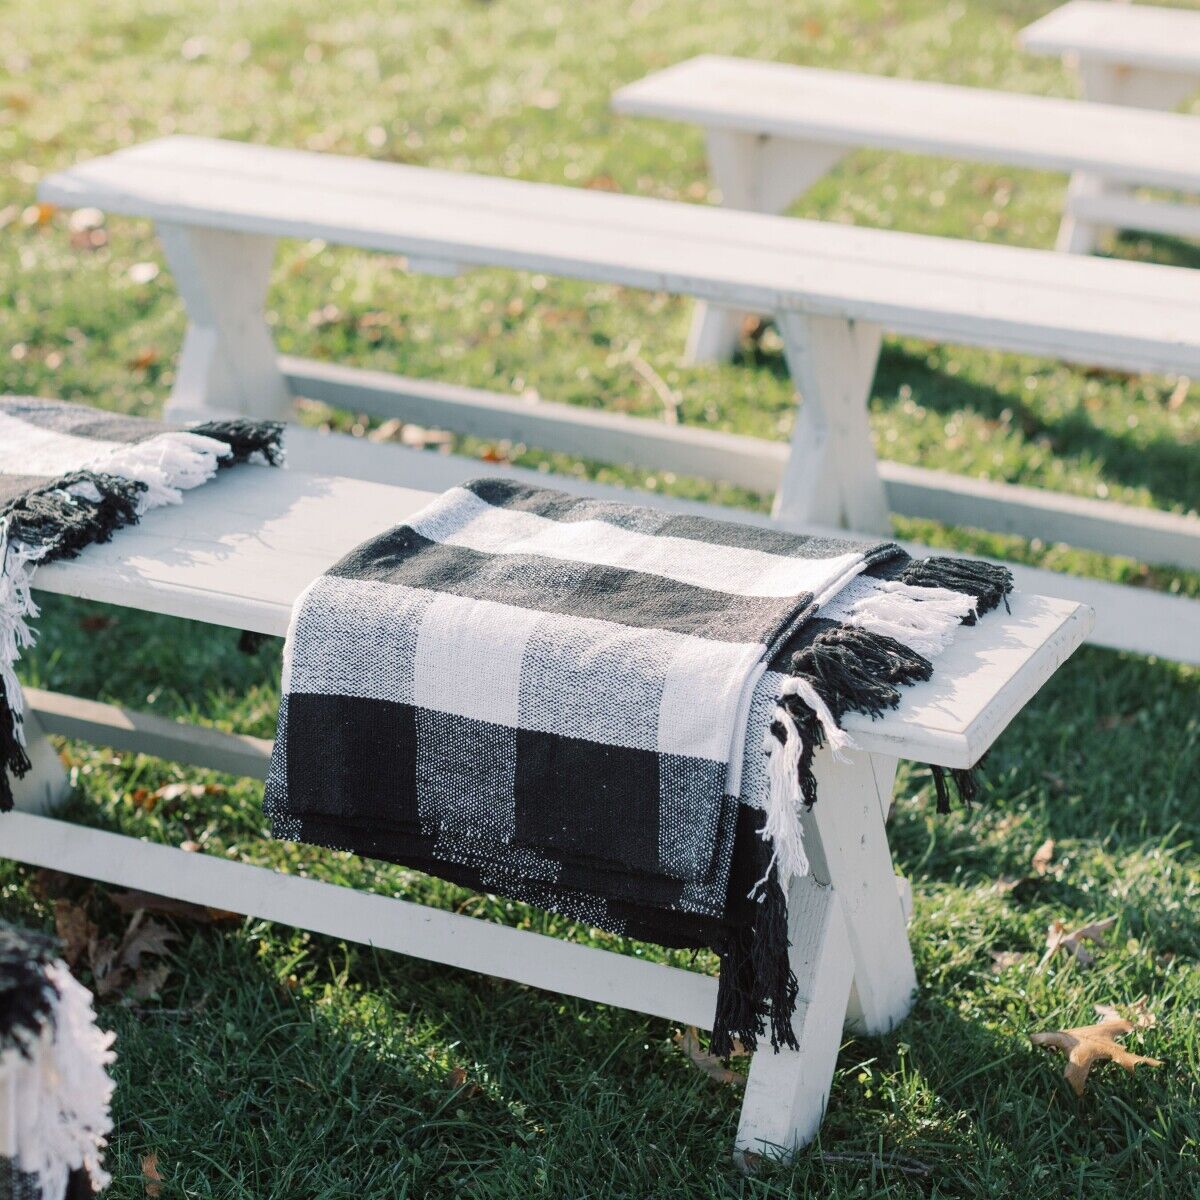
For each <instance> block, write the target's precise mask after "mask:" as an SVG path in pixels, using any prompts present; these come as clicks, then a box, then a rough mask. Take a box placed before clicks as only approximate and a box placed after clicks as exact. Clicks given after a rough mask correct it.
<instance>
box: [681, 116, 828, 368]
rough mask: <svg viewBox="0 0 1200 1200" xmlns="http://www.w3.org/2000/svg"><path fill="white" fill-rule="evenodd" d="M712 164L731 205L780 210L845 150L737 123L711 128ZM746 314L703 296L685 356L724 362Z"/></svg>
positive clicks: (711, 169) (752, 209) (696, 360)
mask: <svg viewBox="0 0 1200 1200" xmlns="http://www.w3.org/2000/svg"><path fill="white" fill-rule="evenodd" d="M706 138H707V141H708V167H709V172H710V173H711V175H712V178H713V182H714V183H715V184H716V185H717V187H718V188H719V189H720V191H721V203H722V204H724V205H725V207H726V208H738V209H744V210H746V211H748V212H761V213H779V212H782V211H783V210H784V209H785V208H787V206H788V205H789V204H791V202H792V201H793V200H794V199H795V198H796V196H797V195H799V194H800V193H801V192H803V191H807V189H808V188H809V187H811V186H812V185H813V184H814V183H816V181H817V180H818V179H820V178H821V177H822V176H823V175H826V174H828V173H829V172H830V171H831V170H832V169H833V168H834V167H835V166H836V165H837V164H838V163H839V162H840V161H841V160H842V158H843V157H844V156H845V153H846V152H845V150H844V149H843V148H842V147H840V146H828V145H820V144H817V143H805V144H803V145H792V144H790V143H785V142H783V141H780V140H779V139H778V138H764V137H759V136H757V135H756V134H753V133H743V132H740V131H739V130H736V129H716V128H712V129H708V130H707V131H706ZM744 316H745V314H743V313H741V312H738V311H737V310H736V309H729V308H721V307H720V306H718V305H715V304H709V303H708V302H707V301H705V300H699V301H697V303H696V307H695V309H694V311H693V312H692V324H691V328H690V329H689V331H688V340H687V347H686V349H685V350H684V361H685V362H689V363H703V362H724V361H725V360H726V359H728V358H730V357H731V356H732V355H733V352H734V350H736V349H737V345H738V342H739V341H740V340H741V329H742V321H743V319H744Z"/></svg>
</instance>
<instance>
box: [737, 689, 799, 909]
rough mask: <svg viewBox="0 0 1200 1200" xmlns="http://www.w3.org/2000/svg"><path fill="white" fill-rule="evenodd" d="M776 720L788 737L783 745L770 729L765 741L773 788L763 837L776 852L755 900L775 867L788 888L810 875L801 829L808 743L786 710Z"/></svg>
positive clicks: (755, 891) (757, 887) (778, 711)
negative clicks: (802, 776)
mask: <svg viewBox="0 0 1200 1200" xmlns="http://www.w3.org/2000/svg"><path fill="white" fill-rule="evenodd" d="M775 720H777V721H778V722H779V723H780V725H782V726H783V729H784V734H785V736H784V740H783V741H782V742H780V741H779V739H778V738H776V736H775V735H774V734H773V733H772V732H771V731H770V730H769V729H768V730H767V733H766V736H765V737H764V738H763V749H764V750H765V751H766V752H767V774H768V777H769V779H770V784H771V787H770V796H769V801H768V804H767V808H766V812H765V815H764V819H763V827H762V830H761V832H760V834H759V836H760V837H761V838H762V839H763V841H765V842H770V843H771V846H772V851H773V852H772V855H771V863H770V864H769V865H768V867H767V873H766V875H764V876H763V878H762V879H760V880H759V881H758V883H756V884H755V885H754V887H753V888H752V889H751V892H750V897H751V899H753V898H754V897H755V896H761V895H762V889H763V887H764V886H765V885H766V881H767V876H768V875H770V873H771V866H775V867H777V868H778V875H779V883H780V886H781V887H784V888H786V887H787V885H788V881H789V880H790V879H792V878H793V877H795V876H799V875H807V874H808V854H807V853H806V852H805V849H804V834H803V831H802V830H801V828H800V805H801V803H802V801H803V799H804V798H803V797H802V796H801V795H800V778H799V770H800V755H801V754H802V753H803V752H804V742H803V740H802V739H801V737H800V730H799V729H797V728H796V722H795V721H793V720H792V714H791V713H789V712H788V711H787V710H786V709H784V708H779V709H776V711H775Z"/></svg>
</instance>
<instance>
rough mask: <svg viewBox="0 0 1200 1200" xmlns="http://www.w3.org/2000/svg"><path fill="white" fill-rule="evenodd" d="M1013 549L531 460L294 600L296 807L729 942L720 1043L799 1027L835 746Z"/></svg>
mask: <svg viewBox="0 0 1200 1200" xmlns="http://www.w3.org/2000/svg"><path fill="white" fill-rule="evenodd" d="M1010 587H1011V580H1010V579H1009V577H1008V573H1007V572H1006V571H1004V570H1003V569H1002V568H998V567H993V566H990V565H988V564H981V563H971V562H967V563H964V562H961V561H957V560H950V559H934V560H925V561H923V562H914V561H913V560H911V559H910V558H909V557H908V556H907V555H906V554H905V553H904V552H903V551H902V550H900V549H899V547H897V546H895V545H892V544H888V543H882V544H879V545H875V546H864V545H863V544H862V543H861V542H852V541H848V540H847V541H842V540H835V539H823V538H814V537H805V536H800V535H795V534H791V533H786V532H783V531H779V530H774V529H763V528H757V527H751V526H745V525H738V524H732V523H726V522H721V521H714V520H709V519H706V518H697V517H692V516H679V515H672V514H669V513H663V512H660V511H656V510H650V509H646V508H640V507H636V506H633V505H621V504H612V503H603V502H599V501H594V500H587V499H581V498H579V497H575V496H569V495H566V494H564V493H561V492H557V491H552V490H549V489H544V488H536V487H529V486H526V485H523V484H519V483H514V482H512V481H509V480H500V479H482V480H478V481H475V482H472V483H469V484H466V485H464V486H462V487H458V488H454V489H451V490H450V491H449V492H447V493H445V494H444V495H443V496H441V497H439V498H438V499H437V500H435V501H434V502H433V503H432V504H430V505H429V506H428V507H427V508H426V509H424V510H423V511H422V512H421V513H419V514H418V515H417V516H415V517H412V518H411V519H410V520H409V521H408V522H407V523H406V524H404V525H400V526H398V527H397V528H395V529H393V530H391V531H389V532H387V533H385V534H382V535H380V536H379V537H376V538H374V539H372V540H371V541H369V542H367V543H366V544H364V545H363V546H361V547H359V548H358V549H357V550H355V551H354V552H353V553H351V554H350V555H348V556H347V557H346V558H345V559H343V560H342V561H341V562H340V563H338V564H337V565H336V566H335V567H333V568H332V569H331V570H330V571H329V572H328V573H326V574H325V575H323V576H321V577H320V578H319V579H317V580H316V581H315V582H314V583H313V584H312V585H311V586H310V587H309V589H308V590H307V591H306V592H305V594H304V595H303V596H302V597H301V598H300V600H298V601H297V604H296V607H295V609H294V611H293V616H292V624H291V629H290V632H289V634H288V641H287V649H286V651H285V662H284V678H283V699H282V703H281V706H280V714H279V728H278V735H277V739H276V742H275V753H274V758H273V761H272V765H271V772H270V777H269V779H268V781H267V788H266V799H265V808H266V812H267V814H268V816H269V817H270V820H271V825H272V829H273V832H274V833H275V834H276V836H279V837H285V838H288V839H292V840H297V841H301V840H302V841H309V842H314V843H317V844H320V845H325V846H331V847H335V848H339V849H345V850H352V851H355V852H358V853H362V854H367V855H371V856H374V857H377V858H381V859H385V860H388V861H391V862H396V863H401V864H405V865H409V866H414V867H417V868H420V869H422V870H425V871H428V872H430V873H432V874H436V875H439V876H442V877H445V878H448V879H451V880H455V881H457V882H460V883H463V884H465V885H467V886H470V887H473V888H475V889H477V890H483V891H490V892H498V893H501V894H504V895H507V896H511V897H513V898H516V899H521V900H525V901H529V902H533V903H537V904H540V905H542V906H544V907H547V908H551V909H554V910H556V911H559V912H563V913H565V914H567V915H569V916H571V917H573V918H575V919H577V920H580V921H583V922H586V923H588V924H590V925H593V926H597V927H600V928H604V929H608V930H612V931H614V932H618V933H623V934H628V935H630V936H633V937H637V938H641V939H644V940H651V941H656V942H659V943H661V944H664V945H668V946H678V947H711V948H712V949H714V950H715V951H716V952H717V953H718V954H719V955H720V958H721V981H720V988H719V997H718V1010H717V1013H716V1016H715V1020H714V1048H715V1049H716V1051H717V1052H718V1053H721V1052H724V1051H726V1050H728V1048H729V1047H730V1045H731V1039H732V1038H734V1037H736V1038H738V1039H740V1040H741V1041H742V1042H743V1044H745V1045H747V1046H749V1047H753V1046H754V1044H755V1041H756V1035H758V1034H760V1033H762V1032H763V1031H764V1029H765V1028H769V1030H770V1036H771V1041H772V1044H773V1045H775V1046H776V1047H778V1046H779V1045H781V1044H788V1045H794V1038H793V1034H792V1028H791V1019H790V1018H791V1013H792V1009H793V1006H794V1003H795V996H796V983H795V979H794V977H793V976H792V973H791V971H790V968H789V965H788V958H787V933H786V901H785V898H784V897H785V893H784V889H785V888H786V885H787V882H788V880H789V879H790V878H791V877H792V876H793V875H795V874H800V873H803V872H804V871H805V870H807V861H806V859H805V855H804V848H803V842H802V838H801V833H800V822H799V811H800V807H801V806H802V805H803V804H811V803H812V802H813V801H814V800H815V798H816V796H815V785H814V781H813V775H812V770H811V765H812V758H813V753H814V752H815V750H816V749H818V748H819V747H820V746H822V745H824V744H826V743H828V744H831V746H832V748H833V750H834V752H835V753H836V752H840V751H841V750H843V749H844V748H845V747H846V746H847V745H848V743H849V739H848V738H847V736H846V734H845V733H844V732H843V731H842V729H841V728H840V721H841V718H842V717H843V716H844V715H845V713H846V712H848V711H851V710H855V711H862V712H871V713H875V714H878V713H880V712H882V711H884V710H885V709H887V708H889V707H891V706H893V705H895V704H896V703H897V701H898V700H899V696H900V693H899V690H898V689H899V688H900V687H903V686H904V685H906V684H909V683H912V682H914V681H916V680H919V679H926V678H928V677H929V675H930V672H931V670H932V667H931V661H930V660H931V659H932V658H933V657H934V656H936V654H937V653H938V652H940V650H941V649H942V648H943V646H944V645H945V644H946V643H947V642H948V641H949V639H950V638H952V637H953V635H954V631H955V630H956V628H957V627H958V626H959V625H960V624H961V623H962V622H964V621H971V620H973V619H974V617H975V615H976V614H978V613H980V612H983V611H986V610H987V609H989V608H991V607H994V606H995V605H996V604H997V603H998V602H999V601H1000V599H1001V598H1002V596H1003V595H1004V594H1005V593H1006V592H1007V591H1008V590H1009V588H1010Z"/></svg>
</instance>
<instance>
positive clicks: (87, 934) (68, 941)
mask: <svg viewBox="0 0 1200 1200" xmlns="http://www.w3.org/2000/svg"><path fill="white" fill-rule="evenodd" d="M54 930H55V932H56V933H57V934H58V940H59V941H60V942H61V943H62V949H63V960H64V961H65V962H66V964H67V966H68V967H71V968H74V967H75V966H76V964H77V963H80V962H83V961H85V960H86V958H88V957H90V950H91V947H92V946H93V945H94V944H95V940H96V934H97V932H98V930H97V929H96V925H95V923H94V922H93V921H92V920H91V918H90V917H89V916H88V915H87V912H86V911H85V910H84V909H82V908H80V907H79V905H78V904H72V903H71V901H70V900H66V899H59V900H55V902H54Z"/></svg>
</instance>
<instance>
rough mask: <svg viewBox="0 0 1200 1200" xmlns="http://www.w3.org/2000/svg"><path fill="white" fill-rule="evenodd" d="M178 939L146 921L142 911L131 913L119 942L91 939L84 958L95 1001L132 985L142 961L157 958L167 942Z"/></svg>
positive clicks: (172, 933) (161, 927) (162, 927)
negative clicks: (131, 917)
mask: <svg viewBox="0 0 1200 1200" xmlns="http://www.w3.org/2000/svg"><path fill="white" fill-rule="evenodd" d="M178 940H179V935H178V934H177V933H175V932H174V931H173V930H170V929H168V928H167V927H166V926H165V925H163V924H162V923H161V922H159V921H154V920H147V918H146V913H145V910H144V909H138V911H137V912H135V913H134V914H133V919H132V920H131V921H130V922H129V927H128V928H127V929H126V930H125V933H124V935H123V936H122V937H121V940H120V941H119V942H114V941H113V939H112V938H110V937H105V938H100V939H99V940H95V939H93V941H92V942H91V944H90V945H89V947H88V957H89V960H90V961H89V965H90V966H91V968H92V977H93V979H94V981H95V992H96V996H97V998H99V999H104V998H106V997H109V996H114V995H117V994H118V993H120V992H122V991H124V990H125V989H126V988H127V987H131V986H133V985H134V984H136V983H137V982H138V977H139V974H140V972H141V969H142V960H143V959H144V958H146V957H161V956H162V955H164V954H166V952H167V945H168V943H169V942H173V941H178ZM159 986H161V982H160V984H159Z"/></svg>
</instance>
